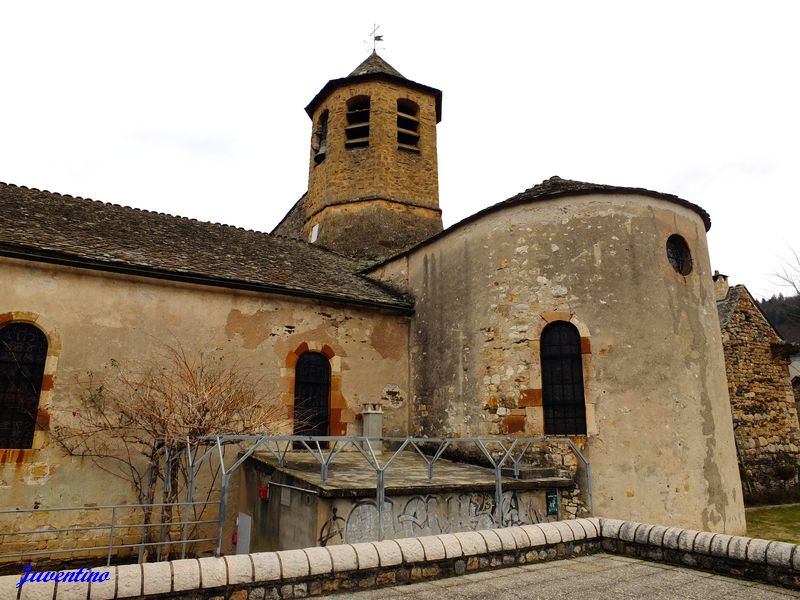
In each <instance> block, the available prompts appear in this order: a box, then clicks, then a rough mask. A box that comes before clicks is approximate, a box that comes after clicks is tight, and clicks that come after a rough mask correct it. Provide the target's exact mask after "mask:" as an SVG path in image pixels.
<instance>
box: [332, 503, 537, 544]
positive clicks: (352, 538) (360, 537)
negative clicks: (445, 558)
mask: <svg viewBox="0 0 800 600" xmlns="http://www.w3.org/2000/svg"><path fill="white" fill-rule="evenodd" d="M538 503H539V502H537V501H536V500H535V499H534V495H533V494H531V493H528V492H519V491H509V492H505V493H504V494H503V501H502V506H501V507H500V511H499V514H497V515H495V512H496V511H495V497H494V493H490V492H477V493H461V494H428V495H418V496H411V497H403V498H396V499H386V501H385V502H384V505H383V510H382V511H381V522H382V525H383V537H384V538H387V539H388V538H401V537H414V536H421V535H436V534H439V533H455V532H458V531H476V530H479V529H491V528H493V527H509V526H513V525H526V524H530V523H539V522H542V521H546V516H545V513H544V511H543V510H542V509H541V507H539V506H538ZM340 507H341V505H340ZM342 508H344V507H342ZM337 512H338V510H337V508H336V507H334V508H333V509H332V513H333V514H332V516H331V518H330V519H328V521H327V522H326V523H325V524H324V525H323V527H322V530H321V531H320V536H319V542H320V545H321V546H324V545H326V544H336V543H341V541H344V543H347V544H352V543H356V542H368V541H370V542H371V541H375V540H377V539H379V537H380V535H379V531H378V508H377V505H376V503H375V500H374V499H363V500H358V501H356V502H353V503H351V504H350V506H349V510H348V512H347V517H346V518H344V519H342V517H338V516H336V515H337ZM342 512H344V511H342ZM331 519H334V521H331ZM335 523H339V525H338V526H337V525H335ZM334 530H335V531H337V535H336V536H333V537H331V536H330V533H331V532H332V531H334Z"/></svg>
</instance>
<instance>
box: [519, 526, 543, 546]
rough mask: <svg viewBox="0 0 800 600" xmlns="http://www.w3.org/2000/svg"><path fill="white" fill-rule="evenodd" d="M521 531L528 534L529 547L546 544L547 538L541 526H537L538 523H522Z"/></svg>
mask: <svg viewBox="0 0 800 600" xmlns="http://www.w3.org/2000/svg"><path fill="white" fill-rule="evenodd" d="M522 531H524V532H525V533H526V534H527V535H528V539H529V540H530V541H531V544H530V547H531V548H536V547H537V546H545V545H547V540H546V539H545V537H544V532H543V531H542V528H541V527H539V526H538V525H523V526H522Z"/></svg>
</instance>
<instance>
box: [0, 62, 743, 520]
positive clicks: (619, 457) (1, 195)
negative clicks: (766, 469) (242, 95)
mask: <svg viewBox="0 0 800 600" xmlns="http://www.w3.org/2000/svg"><path fill="white" fill-rule="evenodd" d="M306 112H307V113H308V115H309V117H310V119H311V141H310V146H309V155H308V164H309V181H308V191H307V192H306V193H305V194H304V195H303V196H302V198H301V199H300V200H299V201H298V202H297V203H296V204H295V206H294V207H293V208H292V209H291V211H290V212H289V213H288V214H287V215H286V216H285V217H284V219H283V220H282V221H281V222H280V224H279V225H278V226H277V227H276V228H275V230H274V231H273V232H272V233H271V234H266V233H260V232H256V231H247V230H244V229H239V228H236V227H229V226H225V225H219V224H212V223H204V222H199V221H196V220H193V219H186V218H181V217H174V216H170V215H166V214H161V213H156V212H150V211H145V210H138V209H131V208H127V207H123V206H118V205H114V204H106V203H102V202H96V201H92V200H88V199H83V198H75V197H71V196H67V195H62V194H57V193H52V192H47V191H40V190H36V189H30V188H25V187H18V186H15V185H11V184H0V203H1V205H2V209H3V219H2V221H0V281H2V287H3V294H2V296H0V369H2V373H1V374H0V377H1V378H2V388H0V466H1V467H2V475H0V507H3V508H5V507H26V508H30V507H32V506H33V505H34V504H36V505H40V506H42V507H57V506H76V505H83V504H86V503H105V504H110V503H121V502H126V501H131V500H130V498H131V493H130V491H129V490H126V489H123V488H124V486H120V485H118V484H116V483H115V484H113V485H109V482H108V479H107V478H104V476H103V474H102V473H100V472H98V471H96V470H94V468H93V467H91V466H90V465H89V464H88V463H87V462H81V461H80V460H79V459H75V458H68V457H66V456H65V455H64V453H63V452H62V451H61V450H60V449H59V448H58V447H57V446H56V445H55V444H54V443H53V442H52V440H51V436H50V432H51V431H52V430H53V427H55V426H56V425H58V424H59V423H68V422H69V420H70V418H71V414H72V413H73V412H74V411H78V410H80V402H81V396H80V386H79V385H78V382H79V381H80V380H81V378H82V377H83V376H85V374H86V373H87V372H92V371H94V372H99V371H101V370H102V368H103V365H104V364H107V363H108V361H109V360H111V359H113V360H114V361H116V362H117V363H119V364H125V363H126V362H130V361H134V360H136V359H137V358H141V357H143V356H147V355H148V354H150V353H151V352H152V350H153V348H154V347H155V346H157V345H158V344H163V343H175V342H176V341H177V342H178V343H180V344H181V345H182V346H184V347H187V348H198V349H204V348H222V349H225V351H226V352H229V353H230V354H232V355H234V356H236V358H237V359H238V360H239V361H241V362H242V363H243V364H245V365H247V366H249V367H251V368H252V369H254V370H256V371H258V373H259V374H260V376H262V377H263V382H264V385H266V386H268V387H269V388H270V389H271V390H274V392H275V395H276V397H277V398H279V400H280V402H281V403H282V405H283V406H284V407H285V411H286V415H287V416H289V417H291V416H292V415H293V414H294V411H295V408H296V406H297V403H298V402H301V401H306V400H308V399H307V398H298V395H299V393H298V389H301V388H304V387H308V386H307V385H306V384H307V383H308V378H309V374H310V373H323V374H327V375H326V376H325V378H324V379H325V382H324V386H323V388H324V390H323V393H322V395H321V396H317V397H315V398H313V399H312V400H314V401H315V402H316V403H315V404H314V405H313V411H314V412H313V418H312V419H311V420H310V422H309V423H306V425H305V429H303V431H305V432H313V433H317V434H330V435H345V434H349V435H358V434H360V433H361V432H362V430H361V427H362V421H361V418H360V412H361V410H362V407H361V405H362V403H366V402H372V403H375V402H380V403H382V404H383V411H384V412H383V415H384V416H383V433H384V435H387V436H388V435H391V436H405V435H417V436H426V435H427V436H457V437H470V436H478V435H481V436H486V435H525V436H538V435H542V434H547V435H551V436H570V438H571V439H573V440H574V441H575V442H576V443H577V444H578V445H579V446H580V447H582V448H583V449H584V452H585V454H586V456H587V458H588V460H589V461H590V463H591V466H592V473H593V478H594V481H593V496H594V507H595V512H596V513H597V514H598V515H602V516H606V517H616V518H622V519H632V520H638V521H643V522H651V523H665V524H675V525H681V526H685V527H692V528H696V529H703V530H708V531H717V532H727V533H736V534H738V533H743V532H744V530H745V520H744V510H743V501H742V487H741V482H740V478H739V471H738V468H737V458H736V449H735V445H734V434H733V428H732V419H731V408H730V403H729V401H728V386H727V382H726V376H725V362H724V356H723V350H722V343H721V332H720V324H719V321H718V318H717V307H716V298H715V291H714V283H713V281H712V273H711V269H710V261H709V256H708V247H707V241H706V232H707V230H708V229H709V227H710V224H711V222H710V218H709V215H708V214H707V213H706V212H705V211H704V210H703V209H702V208H700V207H699V206H696V205H695V204H692V203H690V202H688V201H686V200H683V199H681V198H678V197H676V196H673V195H670V194H664V193H659V192H653V191H649V190H644V189H637V188H627V187H616V186H610V185H599V184H593V183H583V182H578V181H571V180H565V179H560V178H558V177H553V178H550V179H548V180H546V181H544V182H542V183H540V184H538V185H535V186H533V187H531V188H530V189H527V190H524V191H522V192H520V193H519V194H517V195H515V196H513V197H511V198H508V199H505V200H502V199H497V198H487V199H486V206H487V208H485V209H483V210H481V211H480V212H478V213H476V214H474V215H472V216H470V217H468V218H466V219H464V220H463V221H461V222H458V223H456V224H455V225H452V226H451V227H449V228H447V229H443V228H442V218H441V209H440V208H439V197H438V180H437V178H438V167H437V145H436V127H437V124H438V123H439V122H440V120H441V119H442V93H441V92H440V91H439V90H437V89H435V88H433V87H429V86H427V85H423V84H420V83H417V82H414V81H412V80H410V79H407V78H406V77H404V76H403V75H401V74H400V73H399V72H397V71H396V70H395V69H394V68H392V67H391V66H390V65H388V64H387V63H386V62H385V61H384V60H383V59H381V58H380V57H379V56H378V55H377V54H374V53H373V54H372V55H371V56H370V57H368V58H367V59H366V60H365V61H364V62H363V63H362V64H361V65H359V66H358V67H357V68H356V70H355V71H353V72H352V73H351V74H350V75H348V76H347V77H343V78H341V79H334V80H332V81H329V82H328V83H327V84H325V85H324V86H323V87H322V89H321V90H320V92H319V93H318V94H317V95H316V96H315V97H314V98H313V99H312V100H311V102H310V103H309V105H308V106H307V107H306ZM498 200H502V201H499V202H498ZM317 383H318V382H317ZM319 387H320V386H317V388H319ZM306 408H307V407H306Z"/></svg>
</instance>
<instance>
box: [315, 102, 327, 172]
mask: <svg viewBox="0 0 800 600" xmlns="http://www.w3.org/2000/svg"><path fill="white" fill-rule="evenodd" d="M311 150H312V151H313V152H314V164H317V165H318V164H319V163H321V162H322V161H323V160H325V156H327V154H328V111H327V110H325V111H323V112H322V114H321V115H320V116H319V120H318V121H317V126H316V127H315V128H314V137H313V139H312V140H311Z"/></svg>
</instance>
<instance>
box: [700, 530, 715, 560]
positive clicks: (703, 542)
mask: <svg viewBox="0 0 800 600" xmlns="http://www.w3.org/2000/svg"><path fill="white" fill-rule="evenodd" d="M716 537H717V536H716V535H715V534H713V533H710V532H708V531H701V532H700V533H698V534H697V535H696V536H695V538H694V552H696V553H697V554H706V555H708V554H711V542H713V541H714V539H715V538H716Z"/></svg>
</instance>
